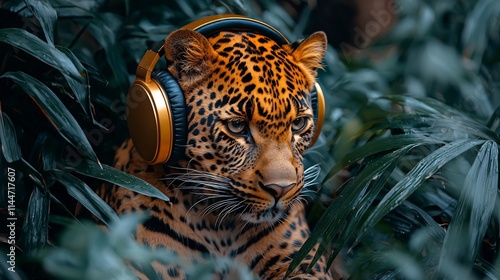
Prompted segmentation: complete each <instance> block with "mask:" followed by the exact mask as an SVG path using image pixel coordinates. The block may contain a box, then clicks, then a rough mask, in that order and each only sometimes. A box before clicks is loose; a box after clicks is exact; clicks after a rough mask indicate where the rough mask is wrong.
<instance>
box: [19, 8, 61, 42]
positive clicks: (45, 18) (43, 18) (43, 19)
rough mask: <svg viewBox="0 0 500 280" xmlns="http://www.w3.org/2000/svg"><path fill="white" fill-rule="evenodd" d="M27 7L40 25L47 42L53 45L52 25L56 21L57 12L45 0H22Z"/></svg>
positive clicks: (53, 25)
mask: <svg viewBox="0 0 500 280" xmlns="http://www.w3.org/2000/svg"><path fill="white" fill-rule="evenodd" d="M24 2H25V3H26V5H27V6H28V9H29V10H30V11H31V12H32V13H33V15H34V16H35V17H36V19H37V20H38V22H40V25H41V26H42V30H43V33H44V34H45V39H46V40H47V42H48V43H49V44H50V45H51V46H53V45H54V27H55V25H56V22H57V12H56V10H55V9H54V8H53V7H52V5H51V4H50V3H49V2H48V1H47V0H24Z"/></svg>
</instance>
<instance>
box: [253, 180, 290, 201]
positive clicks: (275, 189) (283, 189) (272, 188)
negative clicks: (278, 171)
mask: <svg viewBox="0 0 500 280" xmlns="http://www.w3.org/2000/svg"><path fill="white" fill-rule="evenodd" d="M295 185H297V184H296V183H292V184H287V183H284V184H268V185H264V184H262V185H261V187H262V189H263V190H265V191H266V192H268V193H269V194H271V195H272V196H273V197H274V198H276V199H279V198H281V197H282V196H284V195H285V194H286V193H287V192H289V191H290V190H291V189H293V187H295Z"/></svg>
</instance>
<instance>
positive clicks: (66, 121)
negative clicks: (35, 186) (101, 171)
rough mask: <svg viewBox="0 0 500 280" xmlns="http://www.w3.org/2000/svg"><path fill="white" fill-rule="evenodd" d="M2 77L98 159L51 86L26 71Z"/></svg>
mask: <svg viewBox="0 0 500 280" xmlns="http://www.w3.org/2000/svg"><path fill="white" fill-rule="evenodd" d="M0 31H1V30H0ZM0 78H9V79H11V80H12V81H14V82H15V83H16V84H17V85H18V86H19V87H21V88H22V89H23V91H24V92H25V93H27V94H28V95H29V96H30V97H31V98H33V100H34V101H35V102H36V104H37V105H38V106H39V107H40V109H41V110H42V112H43V113H44V114H45V115H46V116H47V118H48V119H49V121H50V122H51V123H52V125H53V126H54V127H55V129H56V130H57V131H58V132H59V134H60V135H61V136H62V137H63V138H64V139H66V141H68V142H69V143H70V144H71V145H73V146H74V147H76V148H78V149H80V150H81V151H83V152H84V153H85V154H86V155H88V156H89V157H91V158H92V159H93V160H95V161H98V159H97V156H96V155H95V153H94V150H93V149H92V147H91V145H90V143H89V141H88V140H87V137H86V136H85V133H84V132H83V130H82V129H81V128H80V125H79V124H78V122H77V121H76V120H75V119H74V118H73V116H72V115H71V113H70V112H69V111H68V109H66V107H65V106H64V104H63V103H62V102H61V100H59V98H58V97H57V96H56V95H55V94H54V92H52V90H51V89H50V88H48V87H47V86H46V85H44V84H43V83H42V82H40V81H39V80H37V79H35V78H33V77H31V76H30V75H28V74H25V73H24V72H7V73H4V74H3V75H2V76H0Z"/></svg>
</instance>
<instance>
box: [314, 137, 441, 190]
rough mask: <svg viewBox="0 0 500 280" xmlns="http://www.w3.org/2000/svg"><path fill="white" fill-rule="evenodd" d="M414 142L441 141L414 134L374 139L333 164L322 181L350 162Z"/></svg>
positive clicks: (429, 142)
mask: <svg viewBox="0 0 500 280" xmlns="http://www.w3.org/2000/svg"><path fill="white" fill-rule="evenodd" d="M416 143H419V144H421V145H425V144H428V145H430V144H439V143H443V142H442V141H440V140H437V139H434V138H433V135H431V136H426V135H414V134H411V135H410V134H403V135H391V136H389V137H381V138H377V139H374V140H372V141H370V142H368V143H366V144H364V145H362V146H360V147H358V148H356V149H354V150H352V151H351V152H349V153H347V154H346V155H345V156H344V157H343V158H342V159H341V160H340V161H339V162H338V163H337V164H335V166H334V167H333V168H332V169H330V171H329V172H328V174H327V175H326V177H325V178H324V180H323V183H325V182H327V181H328V180H330V179H331V178H333V176H335V174H337V172H339V171H340V170H341V169H342V168H344V167H346V166H348V165H350V164H352V163H355V162H357V161H359V160H362V159H364V158H367V157H370V156H373V155H375V154H378V153H381V152H385V151H390V150H394V149H398V148H401V147H405V146H407V145H411V144H416Z"/></svg>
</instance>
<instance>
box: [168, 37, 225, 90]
mask: <svg viewBox="0 0 500 280" xmlns="http://www.w3.org/2000/svg"><path fill="white" fill-rule="evenodd" d="M164 49H165V57H166V59H167V63H168V65H170V66H169V71H170V73H171V74H172V75H173V76H174V77H175V78H176V79H177V81H178V82H179V84H180V85H181V87H183V88H184V89H186V88H189V87H190V86H191V85H193V84H194V83H196V82H197V81H199V80H200V79H202V78H204V77H205V75H208V73H209V70H210V68H211V67H212V62H213V60H214V59H215V58H216V57H217V53H216V52H215V51H214V49H213V48H212V46H211V45H210V42H208V40H207V38H205V36H203V35H201V34H200V33H198V32H195V31H192V30H189V29H180V30H176V31H174V32H172V33H170V35H169V36H167V38H166V39H165V45H164Z"/></svg>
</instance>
